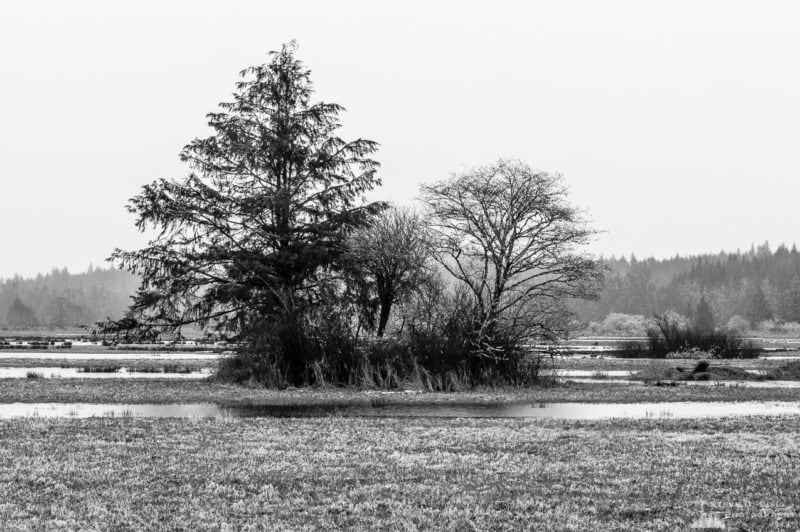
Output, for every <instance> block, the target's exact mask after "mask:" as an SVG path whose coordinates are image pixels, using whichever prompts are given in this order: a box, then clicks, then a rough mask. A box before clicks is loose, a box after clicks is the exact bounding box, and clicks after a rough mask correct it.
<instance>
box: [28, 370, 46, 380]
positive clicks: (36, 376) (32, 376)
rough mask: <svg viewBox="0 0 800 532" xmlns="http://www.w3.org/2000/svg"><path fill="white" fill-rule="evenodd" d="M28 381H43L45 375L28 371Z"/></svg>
mask: <svg viewBox="0 0 800 532" xmlns="http://www.w3.org/2000/svg"><path fill="white" fill-rule="evenodd" d="M25 378H26V379H43V378H44V375H42V374H41V373H39V372H38V371H28V372H26V373H25Z"/></svg>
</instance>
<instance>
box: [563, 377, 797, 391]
mask: <svg viewBox="0 0 800 532" xmlns="http://www.w3.org/2000/svg"><path fill="white" fill-rule="evenodd" d="M566 380H567V382H575V383H581V384H623V385H629V386H665V387H668V386H705V387H715V386H716V387H729V388H797V389H800V381H780V380H776V381H737V380H727V381H723V380H718V381H674V380H658V381H652V382H648V381H639V380H630V379H614V378H596V377H585V378H584V377H572V378H569V379H566Z"/></svg>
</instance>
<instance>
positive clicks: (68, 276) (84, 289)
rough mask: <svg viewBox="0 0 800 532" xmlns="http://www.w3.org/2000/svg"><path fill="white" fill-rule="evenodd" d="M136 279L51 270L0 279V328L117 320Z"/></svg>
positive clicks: (103, 271)
mask: <svg viewBox="0 0 800 532" xmlns="http://www.w3.org/2000/svg"><path fill="white" fill-rule="evenodd" d="M138 284H139V279H138V278H137V277H135V276H133V275H131V274H129V273H128V272H124V271H119V270H117V269H114V268H94V267H90V268H89V269H88V271H86V272H83V273H77V274H72V273H69V272H68V271H67V270H66V269H61V270H55V269H54V270H52V271H51V272H50V273H47V274H42V275H38V276H36V277H34V278H22V277H19V276H17V277H12V278H11V279H5V280H2V279H0V327H4V328H13V329H25V328H31V327H44V328H63V327H75V326H81V325H92V324H94V323H95V322H98V321H102V320H105V319H106V318H112V319H119V318H121V317H122V316H123V314H124V313H125V311H126V310H127V308H128V305H130V301H131V299H130V296H131V295H132V294H133V292H134V291H135V290H136V286H138Z"/></svg>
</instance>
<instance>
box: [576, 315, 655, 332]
mask: <svg viewBox="0 0 800 532" xmlns="http://www.w3.org/2000/svg"><path fill="white" fill-rule="evenodd" d="M649 326H650V324H649V322H648V320H647V319H646V318H645V317H644V316H641V315H638V314H622V313H619V312H612V313H611V314H609V315H608V316H606V317H605V319H604V320H603V321H602V322H601V323H597V322H592V323H590V324H589V328H588V331H589V332H590V333H591V334H595V335H597V336H644V335H645V334H646V332H647V328H648V327H649Z"/></svg>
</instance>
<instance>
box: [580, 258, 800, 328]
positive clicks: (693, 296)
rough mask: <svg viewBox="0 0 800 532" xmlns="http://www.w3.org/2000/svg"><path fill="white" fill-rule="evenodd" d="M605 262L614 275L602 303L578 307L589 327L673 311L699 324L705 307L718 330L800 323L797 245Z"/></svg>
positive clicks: (609, 280)
mask: <svg viewBox="0 0 800 532" xmlns="http://www.w3.org/2000/svg"><path fill="white" fill-rule="evenodd" d="M604 262H605V263H606V264H607V266H608V268H609V271H610V273H609V275H608V277H607V279H606V281H605V283H604V287H603V289H602V290H601V291H600V294H599V298H598V299H597V300H596V301H588V302H587V301H576V302H574V304H573V309H574V310H575V311H576V313H577V315H578V316H579V317H580V319H582V320H584V321H587V322H600V321H603V320H604V319H606V318H607V317H608V316H609V315H611V314H615V313H620V314H632V315H642V316H647V317H650V316H653V315H656V314H664V313H666V312H668V311H673V312H676V313H678V314H681V315H683V316H685V317H687V318H694V317H695V316H696V314H697V309H698V306H699V305H700V304H701V302H702V303H703V305H707V306H708V308H709V309H710V316H711V319H712V321H713V323H714V325H715V326H717V327H725V326H726V325H728V324H729V323H730V325H731V326H734V327H735V328H745V329H746V328H750V327H752V328H755V327H757V326H758V325H759V324H766V326H767V327H770V326H774V325H775V324H780V323H800V251H798V249H797V247H796V246H794V245H793V246H792V247H791V248H790V247H788V246H786V245H784V244H781V245H779V246H778V247H777V248H776V249H775V250H772V249H771V247H770V245H769V243H766V242H765V243H764V244H762V245H760V246H753V247H751V249H749V250H748V251H744V252H741V251H738V252H734V253H718V254H705V255H699V256H691V257H681V256H676V257H673V258H669V259H664V260H656V259H653V258H649V259H644V260H638V259H636V257H634V256H632V257H630V258H624V257H622V258H613V257H612V258H611V259H607V260H605V261H604Z"/></svg>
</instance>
